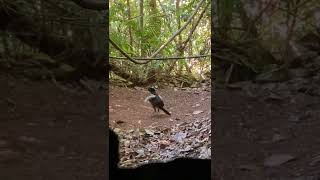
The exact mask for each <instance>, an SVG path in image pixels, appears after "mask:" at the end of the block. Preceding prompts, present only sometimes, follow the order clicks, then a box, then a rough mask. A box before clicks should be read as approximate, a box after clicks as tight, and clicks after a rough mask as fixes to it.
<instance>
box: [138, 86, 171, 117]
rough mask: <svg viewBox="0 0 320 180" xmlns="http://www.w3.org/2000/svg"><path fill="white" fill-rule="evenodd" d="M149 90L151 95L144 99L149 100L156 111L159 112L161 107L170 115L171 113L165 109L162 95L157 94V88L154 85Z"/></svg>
mask: <svg viewBox="0 0 320 180" xmlns="http://www.w3.org/2000/svg"><path fill="white" fill-rule="evenodd" d="M148 91H149V92H150V93H151V95H150V96H148V97H146V99H145V100H144V101H145V102H147V101H149V102H150V104H151V105H152V107H153V109H154V111H155V112H156V111H158V112H159V109H161V110H162V111H163V112H165V113H166V114H168V115H169V116H170V115H171V114H170V113H169V112H168V111H167V110H166V109H164V107H163V106H164V103H163V99H162V97H161V96H160V95H158V94H157V92H156V90H155V89H154V88H153V87H149V88H148Z"/></svg>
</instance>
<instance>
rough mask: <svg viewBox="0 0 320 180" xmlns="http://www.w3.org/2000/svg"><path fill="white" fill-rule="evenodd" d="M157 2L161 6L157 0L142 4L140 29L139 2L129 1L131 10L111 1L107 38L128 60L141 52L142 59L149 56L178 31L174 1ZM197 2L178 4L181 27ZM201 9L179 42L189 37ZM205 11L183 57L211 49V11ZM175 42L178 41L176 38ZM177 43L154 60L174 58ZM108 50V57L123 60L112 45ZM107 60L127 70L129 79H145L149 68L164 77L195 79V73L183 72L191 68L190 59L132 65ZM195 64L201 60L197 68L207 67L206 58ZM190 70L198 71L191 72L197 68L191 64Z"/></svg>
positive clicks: (207, 60)
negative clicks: (182, 76) (183, 76)
mask: <svg viewBox="0 0 320 180" xmlns="http://www.w3.org/2000/svg"><path fill="white" fill-rule="evenodd" d="M160 2H161V4H159V1H157V0H150V1H144V10H143V11H144V13H143V14H144V16H143V29H142V30H141V29H140V27H139V19H140V17H141V15H140V14H139V13H140V12H139V1H133V0H130V7H128V6H127V0H120V1H114V2H111V3H110V7H109V8H110V14H109V22H110V24H109V30H110V32H109V35H110V37H111V39H112V40H114V41H115V43H116V44H117V45H118V46H119V47H120V48H121V49H123V50H124V51H125V52H126V53H127V54H129V55H130V56H131V57H137V56H139V54H140V51H141V50H142V51H143V52H144V53H143V56H144V57H149V56H150V55H152V54H153V53H154V52H155V51H157V50H158V49H159V48H160V46H161V45H162V44H164V43H165V42H166V41H168V40H169V39H170V37H171V36H173V34H174V33H175V32H176V31H177V30H178V26H177V25H178V24H177V17H176V15H177V13H176V11H177V9H176V6H175V1H174V0H167V1H160ZM198 3H199V1H196V0H187V1H181V3H180V7H179V12H180V13H178V16H179V17H178V18H179V19H180V23H181V26H183V25H184V24H185V23H186V21H187V20H188V19H189V17H190V16H191V14H193V12H194V10H195V7H196V6H197V4H198ZM203 8H204V6H203V7H201V8H200V10H199V12H198V13H197V15H196V16H195V18H194V19H193V21H192V22H191V23H190V24H189V25H188V26H187V28H186V29H185V30H184V31H182V33H181V34H180V36H181V37H182V42H184V41H185V40H186V39H187V38H188V36H189V33H190V31H191V29H192V28H193V25H192V24H194V23H195V22H196V21H197V19H198V18H199V14H200V12H201V11H202V9H203ZM209 9H210V8H209ZM207 11H208V12H209V13H208V12H207V14H206V15H205V16H204V17H203V18H202V19H201V21H200V23H199V24H198V26H197V28H196V30H195V31H194V32H193V34H192V36H191V39H190V41H189V42H187V43H186V46H185V49H183V56H195V55H199V54H200V52H201V51H202V50H203V49H210V48H211V43H208V42H210V34H211V33H210V11H209V10H207ZM128 12H130V14H128ZM129 17H131V18H129ZM130 32H131V33H130ZM130 36H131V37H130ZM130 39H132V40H133V42H132V46H131V45H130ZM175 39H176V40H177V39H178V36H177V37H176V38H175ZM140 40H142V41H140ZM182 42H180V43H182ZM177 43H179V42H178V41H172V42H171V43H169V44H168V45H167V46H166V47H165V48H164V49H163V50H162V51H161V52H160V53H159V54H158V55H157V57H175V56H177V55H178V54H179V53H178V51H177V49H178V47H181V45H182V44H177ZM109 50H110V55H111V56H117V57H123V55H122V54H121V53H120V52H119V51H117V50H116V49H114V48H113V47H112V46H110V49H109ZM208 53H210V52H208V51H207V54H208ZM110 61H113V62H115V63H116V64H117V65H119V67H120V68H124V69H128V70H129V69H130V70H129V71H127V72H128V73H130V74H131V75H132V76H137V77H144V78H147V77H146V76H147V73H148V71H149V70H151V69H155V70H156V71H158V72H159V71H161V72H164V74H166V75H168V74H172V73H175V72H180V73H182V74H185V75H189V76H198V75H196V73H192V74H190V71H186V67H188V66H190V60H189V59H188V60H187V59H181V60H170V61H169V60H168V61H152V62H151V63H149V64H147V65H135V64H132V63H131V62H129V61H128V60H118V59H117V60H115V59H110ZM198 61H202V63H201V64H200V63H198V65H199V66H205V65H209V66H210V58H209V57H208V58H203V59H199V60H198ZM172 66H175V68H172ZM190 68H191V72H198V71H192V68H196V66H193V65H191V66H190ZM197 68H199V67H197ZM209 70H210V69H208V68H207V71H209ZM160 74H162V73H160Z"/></svg>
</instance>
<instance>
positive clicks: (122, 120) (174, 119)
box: [109, 86, 211, 130]
mask: <svg viewBox="0 0 320 180" xmlns="http://www.w3.org/2000/svg"><path fill="white" fill-rule="evenodd" d="M157 92H158V94H159V95H160V96H161V97H162V98H163V100H164V103H165V105H164V108H165V109H166V110H168V111H169V112H171V116H169V115H167V114H165V113H164V112H163V111H161V110H160V112H154V110H153V108H152V106H151V105H150V103H149V102H144V99H145V98H146V97H147V96H149V95H150V93H149V92H148V91H147V89H143V88H137V89H132V88H131V89H130V88H122V87H115V86H110V89H109V123H110V126H111V127H113V128H119V129H125V130H129V129H135V128H143V127H149V126H153V127H155V126H157V127H159V126H162V127H169V128H170V127H172V126H173V125H175V124H178V123H179V124H181V123H183V122H191V121H193V120H195V119H201V118H203V117H208V115H209V114H210V113H211V93H210V92H209V91H203V90H201V89H199V90H198V91H197V90H192V89H186V90H180V89H179V90H176V91H174V90H173V89H172V88H166V89H159V90H157Z"/></svg>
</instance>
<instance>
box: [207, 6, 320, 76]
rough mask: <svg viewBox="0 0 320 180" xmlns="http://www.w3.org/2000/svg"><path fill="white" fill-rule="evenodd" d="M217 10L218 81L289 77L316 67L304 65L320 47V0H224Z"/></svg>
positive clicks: (215, 18)
mask: <svg viewBox="0 0 320 180" xmlns="http://www.w3.org/2000/svg"><path fill="white" fill-rule="evenodd" d="M213 11H214V12H216V13H215V14H214V15H213V19H212V21H213V22H212V24H213V38H214V40H213V50H214V53H213V64H214V66H215V69H214V71H215V72H216V76H217V81H216V82H221V81H222V82H229V81H239V80H257V81H284V80H289V79H292V78H294V77H296V76H299V77H301V76H303V77H304V76H308V75H310V73H312V72H311V71H314V70H315V69H310V68H306V69H303V68H304V67H306V63H308V64H309V66H311V64H314V63H312V62H314V60H315V58H316V57H317V55H318V53H319V49H320V48H319V47H320V43H319V40H320V36H319V32H320V23H319V22H320V7H319V3H318V1H314V0H284V1H274V0H259V1H250V0H242V1H235V0H225V1H220V0H218V1H214V3H213ZM310 63H311V64H310ZM312 67H313V68H314V66H312ZM219 77H222V78H219Z"/></svg>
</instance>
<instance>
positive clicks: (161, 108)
mask: <svg viewBox="0 0 320 180" xmlns="http://www.w3.org/2000/svg"><path fill="white" fill-rule="evenodd" d="M159 109H161V110H162V111H163V112H165V113H166V114H168V115H171V114H170V113H169V112H168V111H167V110H165V109H164V108H163V107H161V108H159Z"/></svg>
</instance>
